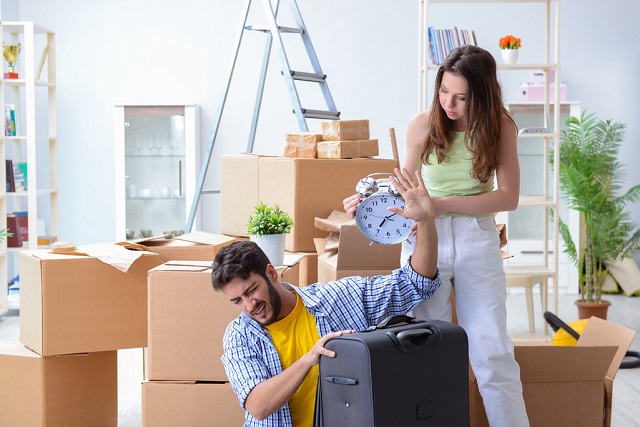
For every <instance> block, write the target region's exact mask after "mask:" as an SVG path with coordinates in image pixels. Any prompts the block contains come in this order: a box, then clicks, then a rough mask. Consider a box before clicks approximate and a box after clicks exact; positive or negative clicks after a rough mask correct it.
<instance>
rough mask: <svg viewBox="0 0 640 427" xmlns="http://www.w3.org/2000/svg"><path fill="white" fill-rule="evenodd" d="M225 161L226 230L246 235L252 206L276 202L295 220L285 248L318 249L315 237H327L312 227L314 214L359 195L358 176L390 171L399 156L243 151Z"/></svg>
mask: <svg viewBox="0 0 640 427" xmlns="http://www.w3.org/2000/svg"><path fill="white" fill-rule="evenodd" d="M256 158H257V159H258V161H257V162H256ZM242 160H245V161H246V163H244V164H243V163H242ZM222 164H223V168H222V170H223V176H222V196H221V200H222V209H221V211H222V215H221V231H222V233H224V234H228V235H232V236H243V235H246V232H247V227H246V224H247V220H248V219H249V215H251V213H252V212H253V207H254V206H255V205H257V204H258V203H259V202H260V201H262V202H264V203H266V204H269V205H271V204H274V203H276V204H278V205H279V206H280V207H281V208H282V209H283V210H284V211H285V212H288V213H289V214H290V215H291V216H292V217H293V219H294V221H295V226H294V227H293V229H292V230H291V233H289V234H288V235H287V240H286V243H285V250H287V251H289V252H315V250H316V249H315V246H314V243H313V239H314V237H324V236H325V235H326V233H324V232H322V231H321V230H318V229H317V228H316V227H315V226H314V223H313V221H314V218H315V217H327V216H328V215H329V214H330V213H331V211H333V210H343V205H342V201H343V200H344V199H345V198H346V197H349V196H351V195H353V194H355V188H356V184H357V183H358V181H359V180H360V179H362V178H364V177H366V176H367V175H369V174H371V173H375V172H384V173H392V172H393V168H394V167H395V166H396V161H395V160H393V159H370V158H366V159H292V158H288V157H267V156H263V157H258V156H251V155H245V156H222ZM254 172H255V174H254ZM225 173H227V174H228V175H227V176H225V175H224V174H225ZM248 177H251V179H253V181H251V180H249V179H248ZM256 189H257V191H256Z"/></svg>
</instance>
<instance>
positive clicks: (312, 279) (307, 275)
mask: <svg viewBox="0 0 640 427" xmlns="http://www.w3.org/2000/svg"><path fill="white" fill-rule="evenodd" d="M295 254H296V255H302V256H303V257H302V259H301V260H300V263H299V265H300V268H299V270H300V278H299V279H298V286H299V287H301V288H302V287H304V286H309V285H311V284H313V283H316V282H317V281H318V253H317V252H295ZM285 256H286V254H285Z"/></svg>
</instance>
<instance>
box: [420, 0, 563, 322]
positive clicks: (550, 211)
mask: <svg viewBox="0 0 640 427" xmlns="http://www.w3.org/2000/svg"><path fill="white" fill-rule="evenodd" d="M434 3H443V4H447V3H449V4H453V3H468V4H469V7H475V8H477V9H478V10H480V9H481V7H482V5H483V4H488V3H494V4H499V3H503V4H508V3H509V4H518V3H522V4H524V3H527V4H532V3H539V5H540V7H541V8H544V17H545V18H544V19H543V20H544V22H540V25H541V26H542V27H543V28H544V34H545V43H544V52H543V54H544V55H543V61H542V62H539V63H518V64H510V65H506V64H502V63H501V61H500V59H499V58H498V59H497V60H496V62H497V64H498V72H499V73H501V74H502V73H506V72H509V71H528V70H541V71H543V72H544V76H545V77H544V80H545V83H544V86H545V87H544V94H545V99H544V101H543V102H542V103H539V106H538V107H537V109H538V111H540V112H541V113H542V115H541V118H540V121H539V123H540V125H541V124H542V123H543V117H544V112H545V111H548V112H549V118H550V120H549V123H548V127H549V132H547V133H537V134H534V135H520V136H519V138H518V145H520V143H521V141H526V140H528V139H529V138H531V141H532V142H533V141H539V143H540V144H541V148H542V150H541V151H542V153H543V155H542V159H543V162H544V167H543V168H542V169H541V172H540V175H539V178H538V179H540V181H541V183H542V187H541V188H542V191H541V192H540V194H536V195H526V194H524V195H521V197H520V203H519V206H518V209H521V208H522V209H530V208H535V209H539V210H540V211H541V212H542V218H550V219H549V220H543V221H542V224H540V227H541V230H539V231H540V233H541V238H540V239H539V247H538V250H539V251H541V252H542V253H541V254H539V255H540V256H538V257H536V260H535V261H532V262H531V263H526V264H523V265H511V264H509V265H506V266H505V271H506V273H507V275H513V276H519V277H526V276H541V277H542V278H543V280H545V281H548V282H550V283H551V286H552V289H553V307H552V311H554V312H556V313H557V311H558V269H559V265H560V262H559V261H560V260H559V235H558V232H557V230H558V215H559V209H558V208H559V172H558V168H554V170H553V172H550V168H549V167H547V166H548V164H549V160H550V159H549V155H550V152H551V149H552V148H553V147H554V146H557V144H558V143H559V137H560V123H561V122H560V110H561V108H560V101H559V99H560V93H559V92H560V84H555V85H554V86H553V88H554V89H553V91H554V92H553V99H554V101H550V96H549V93H550V92H549V89H550V87H551V85H550V81H549V72H550V71H554V72H555V81H556V82H558V83H559V82H560V70H559V66H560V60H559V50H560V43H559V34H560V0H419V7H420V13H419V31H418V33H419V41H418V46H419V75H418V80H419V83H418V87H419V94H420V95H419V109H420V111H423V110H425V109H426V108H427V107H428V106H429V101H430V99H431V97H432V95H433V94H432V93H430V92H431V91H432V90H433V88H432V87H430V84H431V85H433V82H431V83H430V82H429V80H430V71H435V70H437V69H438V67H439V65H435V64H430V63H429V59H428V55H427V47H428V31H427V28H428V27H429V25H430V24H429V17H430V12H429V9H430V5H431V4H434ZM552 7H553V8H554V9H552ZM552 12H553V13H552ZM478 16H482V14H480V13H479V14H478ZM552 18H553V19H552ZM495 26H496V27H498V30H497V32H496V34H495V37H494V38H493V39H494V40H495V41H496V43H497V40H498V39H499V37H501V36H504V34H503V30H502V29H500V23H499V22H497V23H496V25H495ZM505 31H506V30H505ZM551 40H553V42H554V46H553V49H552V46H551ZM512 107H515V104H512ZM512 111H513V110H512ZM558 151H559V150H554V151H553V153H554V156H555V158H554V160H555V161H554V163H555V164H558V162H559V152H558ZM510 228H511V229H512V228H514V227H509V226H507V235H508V239H509V240H511V236H510V234H511V231H510ZM545 242H547V243H546V244H545ZM514 262H515V261H514ZM546 309H547V295H543V310H546Z"/></svg>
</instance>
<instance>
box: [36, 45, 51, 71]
mask: <svg viewBox="0 0 640 427" xmlns="http://www.w3.org/2000/svg"><path fill="white" fill-rule="evenodd" d="M48 53H49V44H47V45H45V47H44V49H43V50H42V57H41V58H40V66H38V72H37V73H36V80H40V76H41V75H42V70H43V69H44V61H45V60H46V59H47V54H48Z"/></svg>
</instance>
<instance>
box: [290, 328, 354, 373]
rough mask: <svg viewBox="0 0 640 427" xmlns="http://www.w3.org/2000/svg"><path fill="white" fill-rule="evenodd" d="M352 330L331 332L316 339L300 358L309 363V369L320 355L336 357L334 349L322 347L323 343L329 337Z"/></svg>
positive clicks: (317, 360)
mask: <svg viewBox="0 0 640 427" xmlns="http://www.w3.org/2000/svg"><path fill="white" fill-rule="evenodd" d="M354 332H355V331H354V330H345V331H338V332H331V333H328V334H327V335H325V336H323V337H322V338H320V339H319V340H318V341H316V343H315V345H314V346H313V347H312V348H311V350H309V352H307V354H305V355H304V356H302V358H304V359H305V363H307V364H309V365H308V366H309V369H311V367H313V366H314V365H317V364H318V362H320V356H327V357H336V352H335V351H331V350H327V349H326V348H324V345H325V344H326V342H327V341H329V340H330V339H331V338H335V337H339V336H341V335H345V334H352V333H354Z"/></svg>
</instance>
